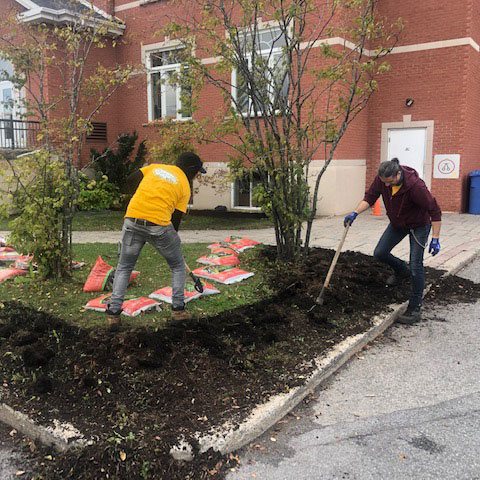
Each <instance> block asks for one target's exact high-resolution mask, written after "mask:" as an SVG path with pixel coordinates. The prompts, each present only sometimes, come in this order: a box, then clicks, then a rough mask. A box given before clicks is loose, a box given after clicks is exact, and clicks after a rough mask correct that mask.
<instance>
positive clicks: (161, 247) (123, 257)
mask: <svg viewBox="0 0 480 480" xmlns="http://www.w3.org/2000/svg"><path fill="white" fill-rule="evenodd" d="M200 173H207V172H206V170H205V169H204V168H203V162H202V161H201V159H200V157H199V156H198V155H196V154H195V153H192V152H183V153H182V154H180V155H179V156H178V158H177V161H176V162H175V165H164V164H158V163H156V164H151V165H148V166H146V167H143V168H141V169H140V170H137V171H136V172H134V173H133V174H132V175H130V177H129V178H128V179H127V183H128V184H129V186H130V188H131V190H132V191H135V194H134V195H133V197H132V199H131V200H130V203H129V204H128V207H127V211H126V213H125V219H124V223H123V229H122V240H121V253H120V258H119V261H118V266H117V269H116V272H115V279H114V282H113V292H112V297H111V299H110V303H109V305H108V309H107V315H108V326H109V328H110V330H112V331H115V330H118V328H119V326H120V314H121V313H122V304H123V299H124V295H125V291H126V289H127V287H128V284H129V281H130V274H131V273H132V270H133V268H134V267H135V263H136V262H137V259H138V256H139V255H140V252H141V251H142V248H143V246H144V245H145V243H147V242H148V243H150V244H151V245H153V247H155V249H156V250H157V251H158V252H159V253H160V254H161V255H163V257H164V258H165V260H166V261H167V263H168V265H169V267H170V269H171V271H172V320H177V321H178V320H180V321H181V320H189V319H191V318H192V315H191V314H190V313H189V312H187V311H186V310H185V299H184V289H185V278H186V268H185V259H184V257H183V252H182V248H181V242H180V237H179V236H178V233H177V232H178V228H179V226H180V222H181V220H182V215H183V214H184V213H186V212H187V206H188V201H189V199H190V195H191V189H190V185H191V183H192V181H193V179H194V178H195V177H196V176H197V175H198V174H200Z"/></svg>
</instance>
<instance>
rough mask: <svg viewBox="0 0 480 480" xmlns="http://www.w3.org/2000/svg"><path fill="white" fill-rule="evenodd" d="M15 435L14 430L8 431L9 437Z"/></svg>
mask: <svg viewBox="0 0 480 480" xmlns="http://www.w3.org/2000/svg"><path fill="white" fill-rule="evenodd" d="M16 434H17V431H16V430H15V429H13V430H10V433H9V435H10V436H11V437H13V436H14V435H16Z"/></svg>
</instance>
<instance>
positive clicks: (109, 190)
mask: <svg viewBox="0 0 480 480" xmlns="http://www.w3.org/2000/svg"><path fill="white" fill-rule="evenodd" d="M79 180H80V192H79V194H78V200H77V205H78V208H79V210H105V209H109V208H119V207H120V206H121V204H122V199H121V194H120V190H119V189H118V187H117V186H116V185H114V184H113V183H112V182H110V181H109V179H108V177H107V176H106V175H101V176H100V175H97V177H96V178H95V179H90V178H89V177H87V176H86V175H83V174H80V178H79Z"/></svg>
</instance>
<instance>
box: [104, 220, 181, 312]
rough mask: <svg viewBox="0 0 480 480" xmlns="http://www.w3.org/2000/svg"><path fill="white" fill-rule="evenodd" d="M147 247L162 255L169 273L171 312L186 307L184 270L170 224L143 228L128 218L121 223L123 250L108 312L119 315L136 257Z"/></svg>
mask: <svg viewBox="0 0 480 480" xmlns="http://www.w3.org/2000/svg"><path fill="white" fill-rule="evenodd" d="M147 242H148V243H150V244H151V245H153V247H155V249H156V250H157V251H158V252H159V253H160V254H161V255H163V257H164V258H165V260H166V261H167V263H168V265H169V267H170V270H171V271H172V308H173V310H181V309H183V308H184V306H185V299H184V288H185V277H186V268H185V260H184V258H183V252H182V247H181V243H180V237H179V236H178V234H177V232H176V231H175V229H174V228H173V226H172V224H170V225H167V226H166V227H164V226H162V225H155V226H145V227H144V226H142V225H137V224H135V223H134V222H132V221H131V220H129V219H128V218H126V219H125V221H124V222H123V234H122V246H121V251H120V259H119V261H118V266H117V271H116V272H115V277H114V281H113V293H112V298H111V299H110V304H109V307H108V308H109V311H110V312H112V313H117V312H121V311H122V304H123V298H124V295H125V291H126V290H127V287H128V283H129V281H130V274H131V273H132V270H133V268H134V267H135V263H136V262H137V259H138V256H139V255H140V252H141V250H142V248H143V246H144V245H145V243H147Z"/></svg>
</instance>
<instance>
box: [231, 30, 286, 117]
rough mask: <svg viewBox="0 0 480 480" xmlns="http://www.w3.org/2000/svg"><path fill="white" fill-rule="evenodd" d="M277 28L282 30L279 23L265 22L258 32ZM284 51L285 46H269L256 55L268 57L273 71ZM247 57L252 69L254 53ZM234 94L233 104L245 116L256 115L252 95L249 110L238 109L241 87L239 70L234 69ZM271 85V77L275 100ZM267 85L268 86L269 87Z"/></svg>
mask: <svg viewBox="0 0 480 480" xmlns="http://www.w3.org/2000/svg"><path fill="white" fill-rule="evenodd" d="M275 29H278V30H280V27H279V26H278V25H277V26H275V25H267V24H265V26H263V28H259V29H258V31H257V34H258V35H261V34H262V33H263V32H267V31H272V30H275ZM283 53H284V51H283V48H282V47H275V48H268V49H264V50H257V51H256V52H255V54H256V55H259V56H261V57H264V58H266V57H268V68H269V71H273V70H274V67H275V63H276V61H277V60H276V58H277V55H279V54H283ZM246 58H247V61H248V66H249V69H251V67H252V54H247V55H246ZM231 78H232V95H233V98H234V99H235V102H232V105H233V107H234V108H237V111H238V112H239V113H240V114H241V115H243V116H247V115H250V116H255V112H254V110H253V108H252V106H253V100H252V98H251V97H250V95H249V96H248V110H246V111H239V110H238V107H237V105H238V94H239V89H238V87H237V85H238V83H237V70H236V69H234V70H233V71H232V77H231ZM271 85H272V81H271V79H270V81H269V83H268V87H270V88H269V96H270V100H271V101H273V95H274V93H275V92H274V91H273V89H272V88H271ZM268 87H267V88H268ZM274 113H275V114H277V113H279V111H278V110H277V111H275V112H274ZM256 115H257V116H261V115H262V112H257V113H256Z"/></svg>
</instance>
